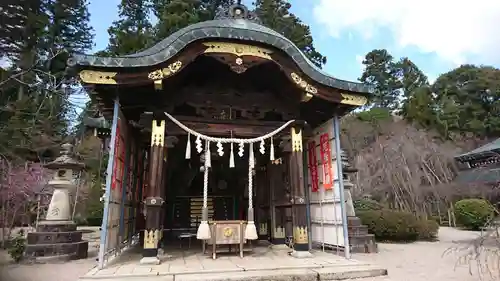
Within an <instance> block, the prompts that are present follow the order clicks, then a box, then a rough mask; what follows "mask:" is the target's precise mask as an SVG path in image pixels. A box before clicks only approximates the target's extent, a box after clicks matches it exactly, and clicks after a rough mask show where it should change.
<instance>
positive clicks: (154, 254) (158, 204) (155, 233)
mask: <svg viewBox="0 0 500 281" xmlns="http://www.w3.org/2000/svg"><path fill="white" fill-rule="evenodd" d="M165 149H166V147H165V120H154V119H153V124H152V127H151V148H150V153H149V159H148V160H149V171H148V181H149V184H148V190H147V191H146V192H147V193H146V194H147V195H146V200H145V207H146V212H145V213H146V229H145V230H144V244H143V252H142V259H141V263H142V264H159V263H160V260H159V258H158V247H159V244H160V243H159V242H160V240H161V237H162V236H163V229H162V225H163V224H162V222H161V217H162V215H161V213H162V211H163V208H162V206H163V204H164V202H165V199H164V198H163V197H162V194H163V192H162V188H163V187H162V177H163V166H164V162H165V160H164V159H165V157H166V153H165V152H166V151H165Z"/></svg>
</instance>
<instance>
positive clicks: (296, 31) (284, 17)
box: [255, 0, 326, 68]
mask: <svg viewBox="0 0 500 281" xmlns="http://www.w3.org/2000/svg"><path fill="white" fill-rule="evenodd" d="M291 7H292V5H291V4H290V3H288V2H287V1H285V0H257V1H256V2H255V12H256V13H257V15H258V16H259V18H260V19H261V20H262V23H263V24H264V25H265V26H267V27H269V28H271V29H273V30H275V31H277V32H279V33H281V34H283V36H285V37H286V38H288V39H290V41H292V42H293V43H294V44H295V45H296V46H297V47H298V48H299V49H300V50H302V52H304V54H305V55H306V56H307V57H308V58H309V59H310V60H311V62H312V63H314V64H315V65H316V66H318V67H320V68H321V67H322V66H323V65H324V64H326V57H325V56H323V55H322V54H321V53H319V52H318V51H317V50H316V48H315V47H314V44H313V38H312V35H311V30H310V28H309V26H308V25H306V24H304V23H303V22H302V21H301V20H300V19H299V18H298V17H297V16H295V15H294V14H292V13H290V8H291Z"/></svg>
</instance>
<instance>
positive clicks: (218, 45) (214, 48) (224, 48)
mask: <svg viewBox="0 0 500 281" xmlns="http://www.w3.org/2000/svg"><path fill="white" fill-rule="evenodd" d="M203 45H205V46H207V49H206V50H205V52H204V53H205V54H208V53H226V54H233V55H235V56H238V57H241V56H253V57H259V58H263V59H266V60H272V58H271V54H272V53H273V52H272V51H271V50H268V49H264V48H261V47H257V46H251V45H245V44H238V43H226V42H204V43H203Z"/></svg>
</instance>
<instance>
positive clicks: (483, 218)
mask: <svg viewBox="0 0 500 281" xmlns="http://www.w3.org/2000/svg"><path fill="white" fill-rule="evenodd" d="M494 215H495V209H494V207H493V206H492V205H491V204H490V203H489V202H488V201H486V200H483V199H463V200H460V201H458V202H456V203H455V217H456V219H457V222H458V224H460V225H462V226H464V227H465V228H467V229H471V230H479V229H480V228H481V227H483V226H484V225H485V224H486V223H487V222H488V221H489V220H490V219H492V218H493V216H494Z"/></svg>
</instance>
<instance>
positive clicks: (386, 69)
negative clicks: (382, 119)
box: [359, 49, 402, 110]
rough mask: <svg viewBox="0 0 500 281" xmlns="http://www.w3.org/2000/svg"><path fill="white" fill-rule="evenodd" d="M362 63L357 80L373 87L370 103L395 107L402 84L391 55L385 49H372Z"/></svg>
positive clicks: (396, 106) (390, 107)
mask: <svg viewBox="0 0 500 281" xmlns="http://www.w3.org/2000/svg"><path fill="white" fill-rule="evenodd" d="M363 65H364V66H365V69H364V71H363V74H362V75H361V78H359V81H361V82H364V83H366V84H369V85H372V86H374V87H375V94H374V96H373V97H372V104H373V105H374V106H377V107H385V108H389V109H392V110H394V109H397V108H398V96H399V93H400V89H401V87H402V84H401V82H400V80H399V79H398V77H397V73H398V69H397V67H396V64H395V63H394V58H393V57H392V55H390V54H389V52H387V50H385V49H379V50H377V49H375V50H372V51H370V52H369V53H367V54H366V56H365V59H364V60H363Z"/></svg>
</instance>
